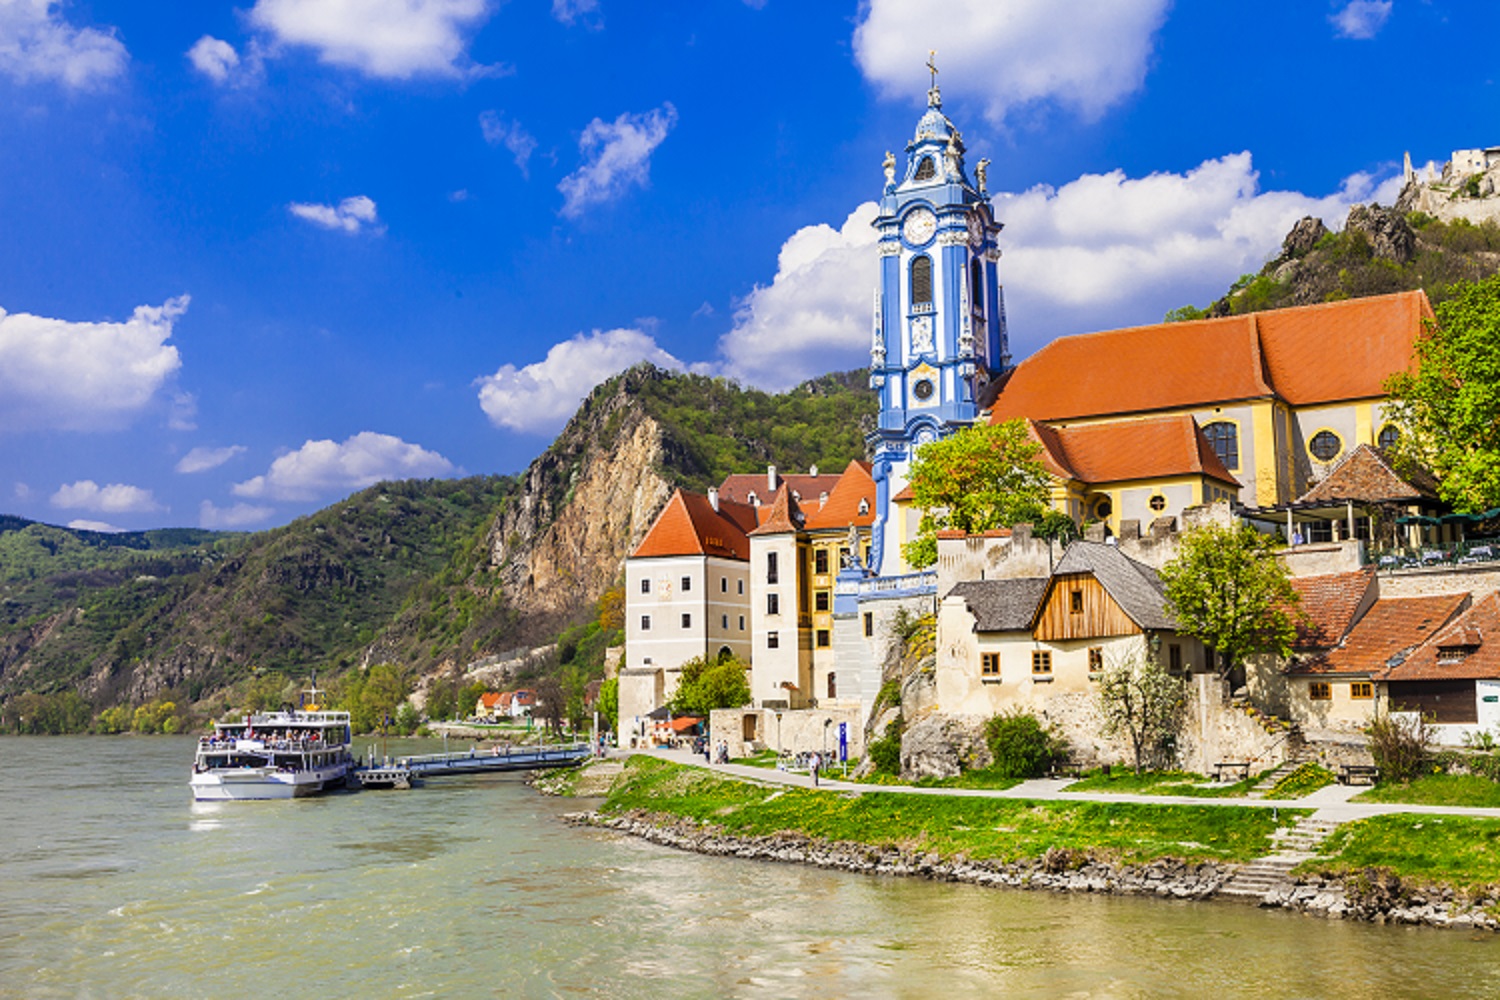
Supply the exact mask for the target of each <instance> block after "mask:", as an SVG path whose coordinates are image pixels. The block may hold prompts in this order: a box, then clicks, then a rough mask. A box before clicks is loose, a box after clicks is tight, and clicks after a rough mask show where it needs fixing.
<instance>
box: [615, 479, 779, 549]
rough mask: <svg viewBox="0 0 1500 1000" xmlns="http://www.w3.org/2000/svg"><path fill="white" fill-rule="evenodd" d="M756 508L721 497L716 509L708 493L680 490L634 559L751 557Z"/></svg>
mask: <svg viewBox="0 0 1500 1000" xmlns="http://www.w3.org/2000/svg"><path fill="white" fill-rule="evenodd" d="M755 520H756V518H755V508H754V507H751V506H750V505H749V504H742V503H734V502H733V501H727V500H725V499H724V498H723V497H722V496H721V497H720V498H719V509H718V510H715V509H714V507H713V504H711V503H709V500H708V497H705V496H703V495H701V494H698V493H688V492H687V491H686V490H678V491H677V492H675V493H673V494H672V499H671V500H669V501H667V505H666V507H664V508H662V512H661V513H660V514H658V515H656V520H655V521H654V522H652V524H651V530H650V531H648V532H646V537H645V538H643V539H641V544H640V545H638V546H636V550H635V551H634V552H632V553H631V554H630V557H631V558H632V559H650V558H654V557H657V556H690V555H704V556H722V557H724V558H727V559H749V558H750V543H749V541H748V540H747V539H746V538H745V534H746V532H748V531H750V530H751V529H753V528H754V527H755Z"/></svg>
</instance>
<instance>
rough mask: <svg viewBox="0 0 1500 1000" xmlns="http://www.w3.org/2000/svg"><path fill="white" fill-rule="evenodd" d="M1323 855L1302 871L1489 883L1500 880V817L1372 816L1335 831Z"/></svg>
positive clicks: (1463, 884)
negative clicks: (1370, 871) (1380, 872)
mask: <svg viewBox="0 0 1500 1000" xmlns="http://www.w3.org/2000/svg"><path fill="white" fill-rule="evenodd" d="M1481 780H1483V779H1481ZM1322 851H1323V854H1324V855H1325V856H1324V857H1319V858H1315V859H1314V860H1312V861H1309V862H1307V863H1306V864H1304V865H1302V866H1301V868H1302V869H1304V870H1312V871H1328V870H1332V871H1348V870H1353V869H1359V868H1370V867H1376V868H1390V869H1392V870H1393V871H1395V872H1396V873H1397V874H1398V875H1402V876H1405V877H1408V878H1416V879H1419V880H1422V881H1430V882H1441V883H1445V884H1449V885H1456V886H1474V885H1486V884H1490V883H1494V882H1500V819H1473V818H1470V817H1468V816H1422V815H1416V814H1410V813H1408V814H1404V815H1391V816H1372V817H1370V818H1369V819H1361V820H1355V821H1354V822H1352V823H1348V824H1345V825H1344V826H1342V827H1340V828H1339V829H1338V830H1335V831H1334V832H1333V834H1332V835H1331V836H1329V838H1328V839H1327V840H1325V841H1324V842H1323V844H1322Z"/></svg>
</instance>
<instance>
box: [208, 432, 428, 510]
mask: <svg viewBox="0 0 1500 1000" xmlns="http://www.w3.org/2000/svg"><path fill="white" fill-rule="evenodd" d="M454 471H455V468H454V465H453V463H452V462H450V461H448V460H447V459H446V458H444V457H443V456H442V455H439V454H438V453H437V452H435V451H428V450H427V449H425V448H423V447H421V446H420V445H415V444H411V443H409V442H406V441H403V440H401V439H400V438H398V437H395V436H393V435H390V434H378V433H376V432H374V431H361V432H360V433H358V434H355V435H354V436H352V437H350V438H348V439H346V440H344V441H342V442H339V441H332V440H327V439H324V440H319V441H312V440H309V441H306V442H304V443H303V445H302V447H300V448H298V449H297V450H296V451H293V452H288V453H287V454H285V455H282V456H280V457H279V458H277V459H276V460H275V461H274V462H272V463H271V467H270V468H269V469H267V470H266V472H265V474H264V475H260V476H255V477H254V478H252V479H247V480H245V481H244V482H242V483H237V484H235V486H234V494H235V495H236V496H242V497H250V498H252V499H259V498H265V499H270V500H317V499H320V498H327V497H332V496H339V495H343V494H346V493H350V492H352V491H354V490H361V489H364V488H365V487H366V486H373V485H374V484H376V483H378V482H380V481H382V480H385V479H431V478H436V477H440V476H446V475H449V474H451V473H453V472H454Z"/></svg>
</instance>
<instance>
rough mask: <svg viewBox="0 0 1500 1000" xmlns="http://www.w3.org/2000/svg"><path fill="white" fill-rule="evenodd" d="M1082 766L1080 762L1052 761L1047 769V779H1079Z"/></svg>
mask: <svg viewBox="0 0 1500 1000" xmlns="http://www.w3.org/2000/svg"><path fill="white" fill-rule="evenodd" d="M1083 772H1084V765H1083V763H1082V762H1081V761H1076V760H1072V759H1070V758H1066V757H1065V758H1063V759H1061V760H1054V761H1053V762H1052V766H1051V767H1049V768H1047V777H1049V778H1081V777H1083Z"/></svg>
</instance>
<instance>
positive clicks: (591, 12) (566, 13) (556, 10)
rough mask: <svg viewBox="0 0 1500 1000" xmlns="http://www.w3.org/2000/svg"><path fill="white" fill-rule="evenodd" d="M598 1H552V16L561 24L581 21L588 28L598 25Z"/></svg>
mask: <svg viewBox="0 0 1500 1000" xmlns="http://www.w3.org/2000/svg"><path fill="white" fill-rule="evenodd" d="M598 14H599V0H552V16H553V17H555V18H557V19H558V20H559V21H561V22H562V23H563V24H574V23H576V22H578V21H579V20H582V21H583V22H584V24H585V25H587V26H589V27H596V26H598V24H599V19H598Z"/></svg>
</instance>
